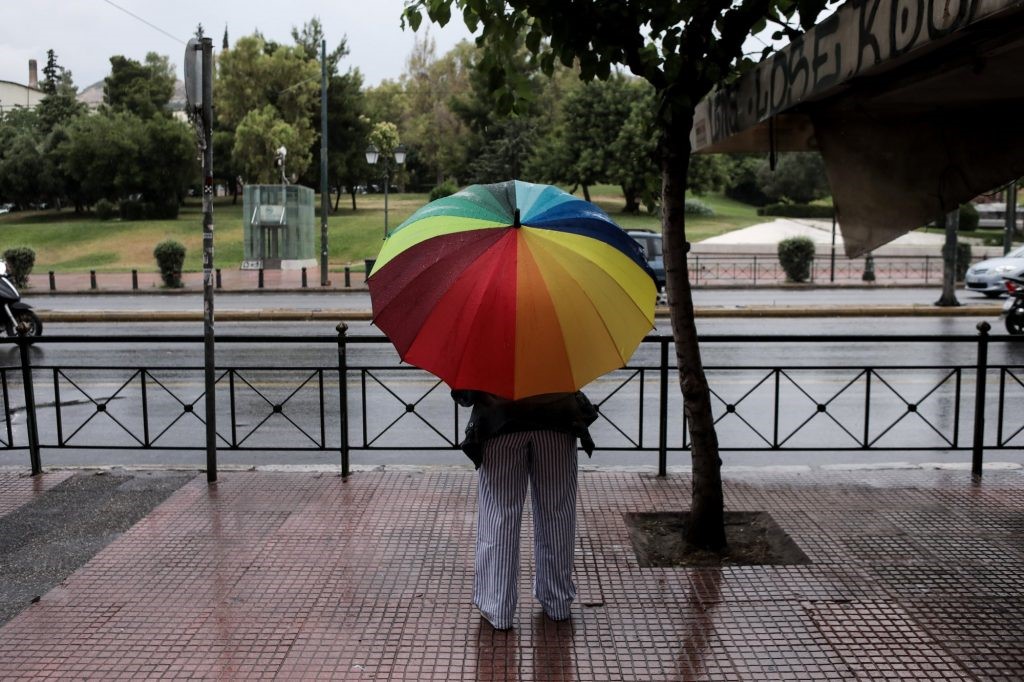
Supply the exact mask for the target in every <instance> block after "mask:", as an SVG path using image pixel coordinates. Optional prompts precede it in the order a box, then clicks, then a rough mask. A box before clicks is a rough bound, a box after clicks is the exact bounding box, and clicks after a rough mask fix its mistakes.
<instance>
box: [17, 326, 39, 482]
mask: <svg viewBox="0 0 1024 682" xmlns="http://www.w3.org/2000/svg"><path fill="white" fill-rule="evenodd" d="M18 350H19V351H20V353H21V382H22V388H23V389H24V391H25V431H26V435H27V436H28V457H29V465H30V466H31V468H32V475H33V476H38V475H39V474H41V473H43V464H42V460H41V458H40V456H39V425H38V423H37V422H36V393H35V388H34V386H33V382H32V364H31V358H30V357H29V340H28V339H26V338H25V337H18Z"/></svg>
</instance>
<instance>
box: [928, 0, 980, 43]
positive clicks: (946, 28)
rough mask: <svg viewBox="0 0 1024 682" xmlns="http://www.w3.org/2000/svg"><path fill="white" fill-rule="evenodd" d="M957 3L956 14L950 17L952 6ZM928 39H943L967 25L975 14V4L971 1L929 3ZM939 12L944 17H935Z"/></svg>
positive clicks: (954, 0)
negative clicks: (937, 11)
mask: <svg viewBox="0 0 1024 682" xmlns="http://www.w3.org/2000/svg"><path fill="white" fill-rule="evenodd" d="M954 2H955V3H956V14H954V15H950V12H949V6H950V4H953V3H954ZM929 4H930V5H931V7H930V8H929V12H928V37H929V38H930V39H932V40H935V39H937V38H941V37H943V36H945V35H948V34H949V33H951V32H953V31H955V30H956V29H958V28H960V27H961V26H964V25H966V24H967V23H968V22H969V21H970V19H971V15H973V14H974V3H973V2H971V1H970V0H949V2H948V3H947V2H943V3H937V2H932V3H929ZM936 10H939V11H940V12H941V14H942V16H939V17H937V16H935V15H936Z"/></svg>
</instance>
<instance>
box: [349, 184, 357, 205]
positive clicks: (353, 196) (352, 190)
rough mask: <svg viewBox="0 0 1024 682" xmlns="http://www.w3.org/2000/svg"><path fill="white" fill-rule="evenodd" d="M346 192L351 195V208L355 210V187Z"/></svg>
mask: <svg viewBox="0 0 1024 682" xmlns="http://www.w3.org/2000/svg"><path fill="white" fill-rule="evenodd" d="M348 193H349V196H351V197H352V210H353V211H354V210H356V190H355V188H354V187H353V188H352V189H350V190H349V192H348Z"/></svg>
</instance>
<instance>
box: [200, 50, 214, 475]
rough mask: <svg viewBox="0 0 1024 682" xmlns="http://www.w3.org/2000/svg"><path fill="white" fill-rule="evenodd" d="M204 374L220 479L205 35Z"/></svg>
mask: <svg viewBox="0 0 1024 682" xmlns="http://www.w3.org/2000/svg"><path fill="white" fill-rule="evenodd" d="M201 45H202V48H201V49H202V51H203V113H202V117H203V137H204V139H203V374H204V383H205V387H206V400H205V403H206V480H207V482H209V483H213V482H215V481H216V480H217V402H216V397H217V396H216V390H217V383H216V379H215V376H214V338H213V330H214V315H213V40H212V39H210V38H203V39H202V42H201Z"/></svg>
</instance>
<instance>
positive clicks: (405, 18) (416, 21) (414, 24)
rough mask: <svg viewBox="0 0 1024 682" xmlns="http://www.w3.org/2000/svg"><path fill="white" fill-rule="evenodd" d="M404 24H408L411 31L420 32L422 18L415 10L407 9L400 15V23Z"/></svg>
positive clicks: (412, 8)
mask: <svg viewBox="0 0 1024 682" xmlns="http://www.w3.org/2000/svg"><path fill="white" fill-rule="evenodd" d="M406 22H408V23H409V26H410V27H411V28H412V30H413V31H418V30H420V24H421V23H422V22H423V16H422V15H421V14H420V11H419V10H418V9H417V8H415V7H407V8H406V9H405V12H404V13H403V14H402V23H403V24H404V23H406Z"/></svg>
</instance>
